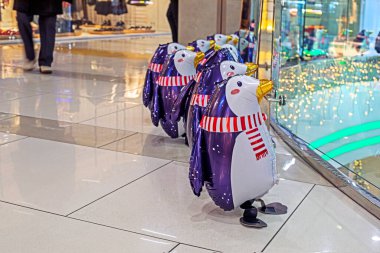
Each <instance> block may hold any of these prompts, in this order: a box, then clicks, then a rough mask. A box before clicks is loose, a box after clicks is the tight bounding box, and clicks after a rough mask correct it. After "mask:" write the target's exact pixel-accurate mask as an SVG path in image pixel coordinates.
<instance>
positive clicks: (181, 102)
mask: <svg viewBox="0 0 380 253" xmlns="http://www.w3.org/2000/svg"><path fill="white" fill-rule="evenodd" d="M195 84H196V81H195V80H194V79H193V80H191V81H190V82H189V83H188V84H187V85H186V86H185V87H183V88H182V90H181V92H180V93H179V95H178V97H177V99H176V100H175V102H174V105H173V109H172V112H171V120H172V121H179V120H180V118H181V117H184V116H185V114H186V113H187V110H186V104H187V103H188V102H187V101H188V100H189V98H190V97H191V94H192V90H193V87H194V85H195Z"/></svg>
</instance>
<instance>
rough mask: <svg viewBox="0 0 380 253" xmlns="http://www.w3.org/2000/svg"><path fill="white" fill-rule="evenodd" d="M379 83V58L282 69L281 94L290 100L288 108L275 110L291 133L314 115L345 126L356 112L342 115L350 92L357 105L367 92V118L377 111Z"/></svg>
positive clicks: (331, 61)
mask: <svg viewBox="0 0 380 253" xmlns="http://www.w3.org/2000/svg"><path fill="white" fill-rule="evenodd" d="M379 80H380V58H379V57H367V58H364V59H363V58H360V59H355V58H352V59H340V60H324V61H319V62H313V63H308V64H303V65H297V66H294V67H290V68H286V69H282V70H281V72H280V79H279V84H280V87H278V91H279V94H285V95H286V96H287V98H288V106H285V107H277V108H276V114H277V119H278V120H279V123H281V124H282V125H284V126H286V127H287V128H289V129H290V130H296V127H297V124H298V121H299V120H300V119H301V120H308V119H310V118H311V117H312V115H311V114H312V113H313V112H318V113H319V114H320V113H322V114H325V116H326V117H328V119H329V120H331V119H333V120H335V121H337V123H339V124H343V123H344V119H345V118H349V117H352V116H353V115H354V112H348V113H347V115H339V107H340V106H341V105H342V104H343V103H344V96H345V94H347V91H349V96H350V97H351V99H352V103H353V104H357V103H358V101H357V97H358V93H359V92H360V91H361V88H366V90H367V92H368V94H367V96H366V101H365V102H364V103H365V104H366V105H367V107H368V108H367V109H366V110H365V111H364V112H363V114H364V116H368V115H369V114H370V113H371V112H373V111H374V108H373V103H372V102H373V101H375V97H374V89H375V88H376V87H378V86H379ZM342 89H344V90H345V91H346V92H342V91H343V90H342ZM336 94H340V95H339V97H336ZM331 110H332V111H333V114H332V115H331V113H330V112H331ZM325 120H326V118H323V117H322V119H321V120H320V121H319V122H318V124H319V125H320V126H322V125H323V124H324V122H325Z"/></svg>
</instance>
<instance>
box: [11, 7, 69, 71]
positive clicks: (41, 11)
mask: <svg viewBox="0 0 380 253" xmlns="http://www.w3.org/2000/svg"><path fill="white" fill-rule="evenodd" d="M62 1H63V0H15V1H14V6H13V9H14V10H16V11H17V23H18V29H19V31H20V35H21V39H22V41H23V42H24V49H25V56H26V60H25V63H24V65H23V69H24V70H25V71H31V70H33V69H34V65H35V63H36V55H35V52H34V43H33V30H32V26H31V24H30V22H32V20H33V15H38V16H39V19H38V25H39V32H40V39H41V48H40V53H39V57H38V65H39V67H40V72H41V73H42V74H51V73H52V68H51V64H52V62H53V52H54V45H55V33H56V30H55V29H56V21H57V15H58V14H62ZM64 1H65V2H69V3H72V0H64Z"/></svg>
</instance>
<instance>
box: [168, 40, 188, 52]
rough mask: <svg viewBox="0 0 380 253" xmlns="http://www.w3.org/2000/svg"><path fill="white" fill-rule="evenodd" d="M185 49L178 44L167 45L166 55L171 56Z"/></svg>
mask: <svg viewBox="0 0 380 253" xmlns="http://www.w3.org/2000/svg"><path fill="white" fill-rule="evenodd" d="M182 49H186V47H185V46H183V45H181V44H178V43H169V45H168V55H172V54H174V53H175V52H177V51H178V50H182Z"/></svg>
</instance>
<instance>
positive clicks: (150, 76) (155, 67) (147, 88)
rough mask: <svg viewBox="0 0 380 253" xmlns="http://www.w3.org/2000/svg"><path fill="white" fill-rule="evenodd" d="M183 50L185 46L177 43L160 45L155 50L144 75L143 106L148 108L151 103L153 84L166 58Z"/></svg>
mask: <svg viewBox="0 0 380 253" xmlns="http://www.w3.org/2000/svg"><path fill="white" fill-rule="evenodd" d="M185 48H186V47H185V46H183V45H180V44H178V43H168V44H162V45H160V46H159V47H158V48H157V49H156V52H155V53H154V55H153V57H152V59H151V61H150V63H149V66H148V70H147V72H146V75H145V83H144V88H143V96H142V97H143V104H144V106H145V107H148V106H149V104H150V102H151V101H152V96H153V90H154V87H155V84H156V83H155V82H156V79H157V77H158V75H159V74H160V72H161V70H162V67H163V64H164V62H165V59H166V56H167V55H171V54H174V53H175V52H176V51H178V50H181V49H185Z"/></svg>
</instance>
